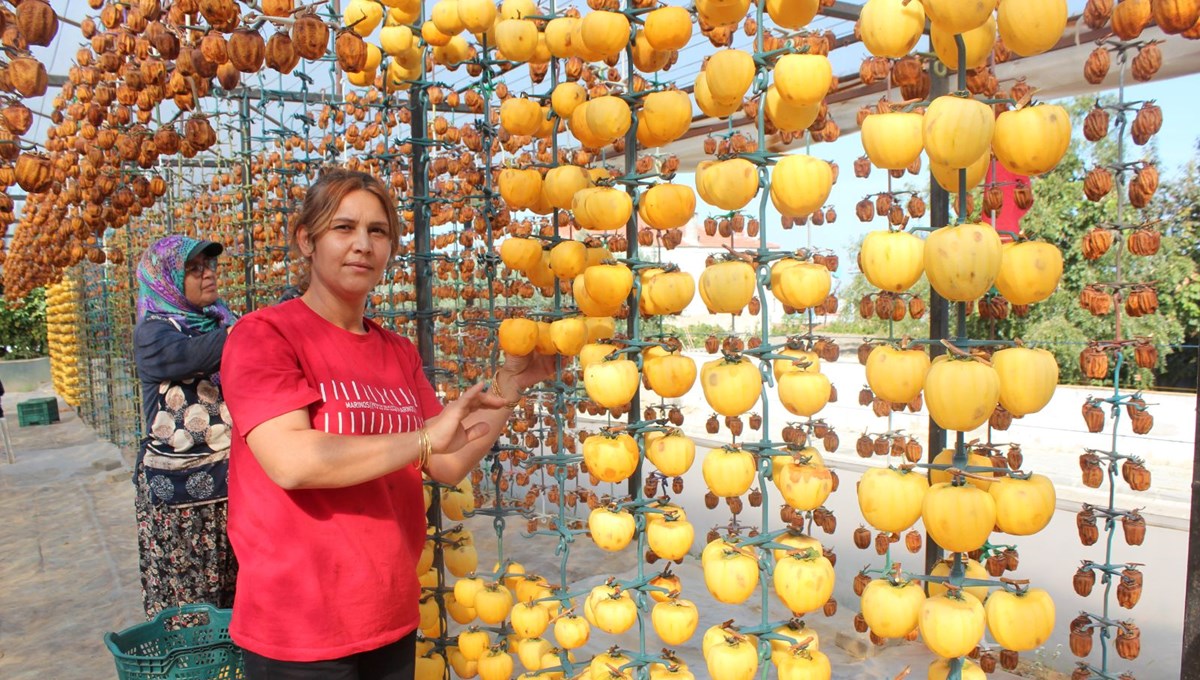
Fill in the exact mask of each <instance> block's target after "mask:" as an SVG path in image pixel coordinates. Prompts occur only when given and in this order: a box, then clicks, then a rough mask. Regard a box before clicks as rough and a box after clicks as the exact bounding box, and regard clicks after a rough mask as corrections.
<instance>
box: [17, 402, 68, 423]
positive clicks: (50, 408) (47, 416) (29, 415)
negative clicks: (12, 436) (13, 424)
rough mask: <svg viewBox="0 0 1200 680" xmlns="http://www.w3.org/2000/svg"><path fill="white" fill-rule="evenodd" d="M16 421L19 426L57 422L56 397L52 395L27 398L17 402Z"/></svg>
mask: <svg viewBox="0 0 1200 680" xmlns="http://www.w3.org/2000/svg"><path fill="white" fill-rule="evenodd" d="M17 421H18V422H19V423H20V426H21V427H25V426H27V425H49V424H50V423H57V422H58V399H55V398H54V397H42V398H40V399H27V400H25V401H23V402H21V403H19V404H17Z"/></svg>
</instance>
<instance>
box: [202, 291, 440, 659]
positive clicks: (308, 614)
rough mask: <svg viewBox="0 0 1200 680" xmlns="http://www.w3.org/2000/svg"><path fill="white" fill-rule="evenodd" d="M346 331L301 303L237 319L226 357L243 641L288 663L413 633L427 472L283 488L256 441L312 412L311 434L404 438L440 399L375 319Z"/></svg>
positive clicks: (236, 612) (414, 359)
mask: <svg viewBox="0 0 1200 680" xmlns="http://www.w3.org/2000/svg"><path fill="white" fill-rule="evenodd" d="M365 325H366V328H367V332H366V334H363V335H359V334H356V333H351V332H349V331H346V330H344V329H342V328H338V327H337V326H334V325H333V324H331V323H329V322H328V321H326V320H325V319H324V318H322V317H321V316H320V315H318V314H317V313H316V312H314V311H312V309H310V308H309V307H308V305H307V304H305V303H304V301H303V300H299V299H296V300H290V301H288V302H284V303H282V304H279V305H276V306H274V307H270V308H267V309H263V310H261V311H258V312H255V313H253V314H250V315H249V316H247V317H245V318H244V319H242V320H240V321H238V323H237V326H236V327H235V328H234V330H233V332H232V333H230V335H229V340H228V341H226V343H225V351H224V355H223V356H222V359H221V378H222V383H223V384H222V389H223V391H224V394H225V400H226V404H228V406H229V411H230V413H231V414H232V416H233V446H232V448H231V450H230V457H229V459H230V472H229V539H230V542H231V543H232V544H233V548H234V552H235V554H236V555H237V559H238V563H239V571H238V578H237V595H236V597H235V598H234V605H233V622H232V625H231V627H230V633H231V635H232V637H233V640H234V642H236V643H237V644H238V645H240V646H242V647H244V648H245V649H248V650H250V651H252V652H255V653H256V654H260V655H262V656H266V657H269V658H273V659H278V660H281V661H320V660H327V659H335V658H339V657H343V656H347V655H349V654H356V653H358V652H364V651H369V650H372V649H377V648H379V647H382V646H384V645H387V644H390V643H392V642H395V641H396V640H399V639H401V638H402V637H404V636H405V635H407V634H408V633H410V632H412V631H413V630H415V629H416V627H417V623H418V620H419V618H418V614H417V600H418V597H419V595H420V585H419V584H418V582H417V573H416V564H417V558H418V557H419V556H420V552H421V548H422V546H423V545H424V541H425V526H426V525H425V506H424V497H423V492H422V489H421V475H420V473H419V472H418V471H417V470H416V469H415V468H413V467H412V466H407V467H405V468H404V469H402V470H399V471H397V472H393V473H391V474H389V475H386V476H384V477H381V478H379V479H375V480H372V481H370V482H365V483H363V484H359V485H357V486H352V487H346V488H342V489H304V490H297V491H286V490H284V489H283V488H282V487H280V486H278V485H277V484H275V483H274V482H272V481H271V479H270V478H269V477H267V475H266V473H265V472H264V471H263V469H262V466H261V465H259V463H258V460H257V459H256V458H255V457H254V454H253V453H252V452H251V451H250V448H249V446H248V445H247V444H246V434H247V433H248V432H250V431H252V430H253V429H254V428H255V427H257V426H258V425H260V424H262V423H263V422H266V421H268V420H270V419H272V418H275V417H277V416H280V415H283V414H284V413H288V412H289V411H295V410H297V409H307V410H308V413H309V416H310V418H311V422H312V426H313V429H316V430H321V431H323V432H330V433H336V434H343V435H361V434H380V433H390V432H408V431H411V430H416V429H418V428H420V427H421V425H422V424H423V423H424V422H425V419H426V418H430V417H433V416H435V415H437V414H438V413H439V412H440V411H441V409H442V406H441V403H440V402H439V401H438V398H437V395H436V394H435V393H434V391H433V387H431V386H430V384H429V381H428V380H427V379H426V378H425V373H424V371H423V370H422V367H421V360H420V357H419V355H418V354H417V350H416V347H414V346H413V344H412V343H411V342H410V341H409V340H407V339H406V338H402V337H400V336H399V335H396V334H395V333H392V332H390V331H387V330H384V329H383V328H381V327H380V326H379V325H378V324H376V323H374V322H372V321H370V320H366V321H365Z"/></svg>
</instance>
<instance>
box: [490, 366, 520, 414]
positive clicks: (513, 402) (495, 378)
mask: <svg viewBox="0 0 1200 680" xmlns="http://www.w3.org/2000/svg"><path fill="white" fill-rule="evenodd" d="M499 377H500V369H496V371H495V372H494V373H492V387H493V388H494V389H495V391H496V396H497V397H500V398H501V399H504V400H505V404H504V405H505V406H507V407H508V408H516V407H517V405H518V404H520V403H521V397H522V396H524V395H522V394H521V392H520V391H519V390H518V391H517V396H516V397H515V398H513V399H509V398H508V397H506V396H505V395H504V393H503V391H502V390H501V389H500V380H499Z"/></svg>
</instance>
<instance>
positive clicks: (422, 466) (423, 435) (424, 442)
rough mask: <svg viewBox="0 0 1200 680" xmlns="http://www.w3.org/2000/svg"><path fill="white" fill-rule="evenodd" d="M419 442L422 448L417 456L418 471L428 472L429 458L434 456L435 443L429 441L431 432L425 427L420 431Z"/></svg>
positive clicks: (418, 434) (418, 433) (418, 432)
mask: <svg viewBox="0 0 1200 680" xmlns="http://www.w3.org/2000/svg"><path fill="white" fill-rule="evenodd" d="M417 441H418V447H419V448H420V451H419V452H418V454H417V469H419V470H421V471H422V472H427V471H428V470H429V457H430V456H431V455H432V454H433V443H432V442H430V441H429V431H428V430H426V429H425V428H423V427H422V428H421V429H420V430H418V431H417Z"/></svg>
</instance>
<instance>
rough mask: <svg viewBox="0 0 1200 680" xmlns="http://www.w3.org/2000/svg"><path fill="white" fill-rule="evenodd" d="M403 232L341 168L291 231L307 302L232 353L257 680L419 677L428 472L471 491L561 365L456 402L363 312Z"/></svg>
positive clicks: (247, 643) (238, 546)
mask: <svg viewBox="0 0 1200 680" xmlns="http://www.w3.org/2000/svg"><path fill="white" fill-rule="evenodd" d="M399 235H400V225H399V218H398V216H397V212H396V207H395V204H394V202H393V200H392V197H391V195H390V193H389V192H388V190H387V188H386V187H385V186H384V185H383V183H382V182H380V181H379V180H378V179H376V178H374V177H372V176H370V175H366V174H363V173H358V172H350V171H347V170H340V169H338V170H327V171H326V172H325V173H324V174H322V175H321V177H320V178H319V179H318V180H317V181H316V182H315V183H314V184H313V185H312V187H311V188H310V189H309V190H308V193H307V195H306V196H305V199H304V205H303V207H302V209H301V212H300V214H299V215H298V217H297V219H296V221H295V224H294V226H293V229H292V248H293V250H294V251H295V252H296V253H298V254H299V255H300V256H301V257H303V259H304V261H305V262H306V263H307V264H308V270H309V281H308V282H307V286H306V287H305V291H304V294H303V295H302V296H301V297H299V298H297V299H293V300H288V301H287V302H283V303H280V304H278V305H275V306H274V307H269V308H267V309H263V310H260V311H257V312H255V313H253V314H250V315H248V316H246V317H245V318H244V319H242V320H241V321H239V322H238V325H237V327H236V328H235V329H234V331H233V332H232V333H231V334H230V336H229V339H228V340H227V342H226V344H225V351H224V355H223V357H222V376H223V378H224V382H225V385H224V390H225V399H226V403H227V404H228V406H229V411H230V413H231V414H232V416H233V444H232V448H231V452H230V475H229V477H230V479H229V537H230V541H231V542H232V544H233V547H234V551H235V553H236V555H237V558H238V561H239V563H240V570H239V573H238V583H237V597H236V598H235V600H234V605H233V622H232V625H231V628H230V632H231V634H232V636H233V639H234V641H235V642H236V643H237V644H238V645H239V646H241V647H242V648H243V649H244V650H245V658H246V673H247V677H248V678H249V679H250V680H258V679H260V678H271V679H273V680H274V679H278V678H312V679H314V680H315V679H317V678H320V679H321V680H326V679H329V678H338V679H341V678H346V679H351V680H352V679H364V680H365V679H367V678H381V679H382V678H387V679H389V680H390V679H400V678H405V679H407V678H412V676H413V672H414V666H415V660H414V649H415V641H416V637H415V635H416V629H417V624H418V620H419V617H418V613H417V601H418V598H419V596H420V592H421V589H420V585H419V583H418V582H417V573H416V563H417V559H418V557H419V556H420V553H421V548H422V546H423V544H424V541H425V512H424V498H423V492H422V489H421V469H422V468H424V469H425V470H426V472H427V474H428V475H429V476H430V477H431V478H433V479H434V480H436V481H438V482H442V483H445V484H455V483H457V482H459V481H460V480H462V479H463V477H465V476H466V475H467V473H468V472H470V470H471V469H472V468H474V467H475V466H476V465H477V464H478V462H479V461H480V459H481V458H483V456H484V455H486V454H487V452H488V451H489V450H490V449H491V446H492V444H494V443H495V441H496V439H497V437H498V436H499V434H500V432H501V430H502V428H503V425H504V423H505V421H506V420H507V419H508V418H509V416H510V415H511V410H510V409H511V404H513V403H515V401H516V399H517V397H518V396H519V395H520V393H521V392H522V391H523V390H525V389H527V388H529V387H530V386H532V385H534V384H536V383H538V382H540V381H542V380H544V379H545V378H547V377H549V375H550V374H551V371H552V362H551V360H550V359H549V358H548V357H543V356H536V357H512V356H506V358H505V363H504V365H503V366H502V367H501V368H500V370H499V371H498V372H497V375H496V379H495V381H494V382H493V387H492V391H491V392H490V393H485V392H484V391H483V385H476V386H474V387H472V388H471V389H469V390H467V391H466V392H465V393H464V394H463V395H462V396H461V397H460V398H458V399H456V400H455V401H453V402H450V403H449V404H446V405H445V407H443V406H442V405H441V403H439V401H438V398H437V395H436V394H435V393H434V390H433V387H432V386H431V385H430V384H429V380H428V379H427V378H426V376H425V370H424V367H423V366H422V365H421V360H420V357H419V355H418V354H417V350H416V348H415V347H414V346H413V344H412V343H411V342H409V341H408V340H407V339H406V338H402V337H400V336H399V335H396V334H395V333H392V332H390V331H387V330H384V329H383V328H381V327H380V326H379V325H378V324H376V323H374V322H373V321H371V320H369V319H366V318H364V317H363V311H364V309H365V306H366V300H367V296H368V295H369V294H370V293H371V292H372V290H373V289H374V288H375V286H376V285H378V284H379V282H380V279H381V277H382V276H383V274H384V272H385V270H386V269H387V267H388V264H389V262H390V261H391V259H392V256H393V255H395V253H396V250H397V248H398V245H399Z"/></svg>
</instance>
